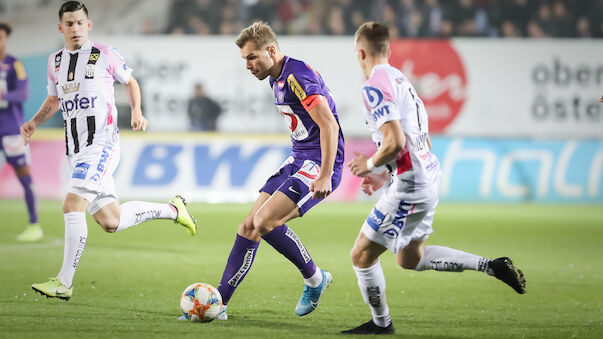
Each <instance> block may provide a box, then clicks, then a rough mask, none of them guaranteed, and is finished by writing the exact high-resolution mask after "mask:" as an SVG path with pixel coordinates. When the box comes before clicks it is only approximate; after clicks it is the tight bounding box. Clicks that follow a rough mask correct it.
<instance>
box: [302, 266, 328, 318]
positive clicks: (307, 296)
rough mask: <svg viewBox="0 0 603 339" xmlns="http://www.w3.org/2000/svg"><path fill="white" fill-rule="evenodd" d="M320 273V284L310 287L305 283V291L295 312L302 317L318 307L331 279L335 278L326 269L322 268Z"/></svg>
mask: <svg viewBox="0 0 603 339" xmlns="http://www.w3.org/2000/svg"><path fill="white" fill-rule="evenodd" d="M320 273H322V282H321V283H320V285H318V286H316V287H310V286H308V285H306V284H304V291H303V292H302V296H301V298H300V299H299V302H298V303H297V306H295V314H297V315H298V316H300V317H302V316H304V315H306V314H308V313H311V312H312V311H314V310H315V309H316V308H317V307H318V304H319V303H320V298H321V297H322V293H323V292H324V290H325V289H326V288H327V287H329V285H330V284H331V280H332V279H333V277H332V276H331V273H329V272H328V271H325V270H320Z"/></svg>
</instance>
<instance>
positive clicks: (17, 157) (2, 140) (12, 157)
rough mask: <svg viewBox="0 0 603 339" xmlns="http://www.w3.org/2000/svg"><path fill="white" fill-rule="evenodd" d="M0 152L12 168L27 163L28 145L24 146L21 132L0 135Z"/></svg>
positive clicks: (28, 159) (28, 158)
mask: <svg viewBox="0 0 603 339" xmlns="http://www.w3.org/2000/svg"><path fill="white" fill-rule="evenodd" d="M0 152H1V153H4V156H6V162H8V163H9V164H11V166H13V168H18V167H23V166H25V165H29V163H30V162H31V161H30V157H29V146H25V142H24V141H23V137H22V136H21V134H15V135H0Z"/></svg>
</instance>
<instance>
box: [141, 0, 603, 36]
mask: <svg viewBox="0 0 603 339" xmlns="http://www.w3.org/2000/svg"><path fill="white" fill-rule="evenodd" d="M257 19H261V20H264V21H267V22H270V23H271V25H272V27H273V28H274V29H275V31H276V33H277V34H291V35H295V34H304V35H320V34H322V35H352V34H353V33H354V31H355V30H356V28H357V27H358V26H359V25H360V24H361V23H363V22H364V21H366V20H376V21H381V22H384V23H386V24H388V25H389V26H390V27H391V33H392V35H393V36H394V37H407V38H449V37H455V36H459V37H504V38H510V37H529V38H541V37H555V38H573V37H575V38H601V37H603V0H325V1H322V0H225V1H219V0H174V1H173V5H172V9H171V14H170V20H169V24H168V27H167V28H166V29H165V30H164V31H161V29H157V30H156V29H154V27H153V26H152V23H148V26H147V28H146V29H145V30H144V31H146V33H149V34H152V33H171V34H201V35H205V34H231V35H233V34H236V33H238V32H239V31H240V30H241V29H242V28H243V27H245V26H246V25H248V24H249V23H250V22H253V21H255V20H257Z"/></svg>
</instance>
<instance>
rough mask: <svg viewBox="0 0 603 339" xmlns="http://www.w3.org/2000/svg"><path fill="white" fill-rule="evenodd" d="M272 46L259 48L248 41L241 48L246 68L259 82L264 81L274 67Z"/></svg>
mask: <svg viewBox="0 0 603 339" xmlns="http://www.w3.org/2000/svg"><path fill="white" fill-rule="evenodd" d="M270 51H271V49H270V46H267V47H265V48H264V49H261V48H257V47H256V45H255V43H253V42H251V41H247V42H246V43H245V45H243V48H241V57H242V58H243V59H245V68H247V69H248V70H249V71H250V72H251V74H253V75H254V76H255V77H256V78H258V79H259V80H264V79H266V77H267V76H268V75H269V74H270V69H271V68H272V66H274V60H273V58H272V57H271V52H270Z"/></svg>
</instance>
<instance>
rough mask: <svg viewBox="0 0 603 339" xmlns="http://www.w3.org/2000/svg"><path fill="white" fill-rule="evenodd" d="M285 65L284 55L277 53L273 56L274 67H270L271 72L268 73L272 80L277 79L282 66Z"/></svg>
mask: <svg viewBox="0 0 603 339" xmlns="http://www.w3.org/2000/svg"><path fill="white" fill-rule="evenodd" d="M284 64H285V55H284V54H282V53H279V54H277V55H276V56H275V62H274V66H272V70H271V71H270V76H271V77H272V78H273V79H278V77H279V76H281V73H282V72H283V65H284Z"/></svg>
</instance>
